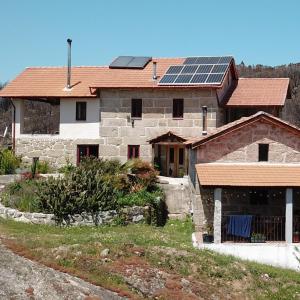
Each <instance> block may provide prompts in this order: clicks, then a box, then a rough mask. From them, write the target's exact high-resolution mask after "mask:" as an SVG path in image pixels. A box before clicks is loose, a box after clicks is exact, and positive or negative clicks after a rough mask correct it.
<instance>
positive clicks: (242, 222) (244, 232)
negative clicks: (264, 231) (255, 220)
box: [227, 215, 252, 238]
mask: <svg viewBox="0 0 300 300" xmlns="http://www.w3.org/2000/svg"><path fill="white" fill-rule="evenodd" d="M228 218H229V222H228V225H227V234H231V235H235V236H241V237H244V238H248V237H250V233H251V223H252V216H251V215H231V216H228Z"/></svg>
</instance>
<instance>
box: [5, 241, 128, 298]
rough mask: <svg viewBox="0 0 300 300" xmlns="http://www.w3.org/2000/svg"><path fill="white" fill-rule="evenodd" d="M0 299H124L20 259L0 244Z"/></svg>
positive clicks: (74, 278) (66, 275) (79, 280)
mask: <svg viewBox="0 0 300 300" xmlns="http://www.w3.org/2000/svg"><path fill="white" fill-rule="evenodd" d="M0 299H5V300H7V299H14V300H19V299H22V300H26V299H31V300H33V299H35V300H37V299H43V300H48V299H49V300H50V299H51V300H56V299H59V300H61V299H72V300H75V299H78V300H79V299H80V300H81V299H83V300H100V299H101V300H121V299H125V298H123V297H120V296H118V295H117V294H116V293H113V292H111V291H108V290H105V289H103V288H100V287H97V286H94V285H92V284H89V283H87V282H85V281H83V280H81V279H79V278H76V277H73V276H70V275H68V274H65V273H61V272H58V271H56V270H53V269H50V268H48V267H45V266H43V265H40V264H38V263H36V262H32V261H30V260H28V259H26V258H23V257H20V256H18V255H16V254H14V253H12V252H11V251H10V250H8V249H6V248H5V247H4V246H3V245H2V244H1V242H0Z"/></svg>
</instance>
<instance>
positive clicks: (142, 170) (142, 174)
mask: <svg viewBox="0 0 300 300" xmlns="http://www.w3.org/2000/svg"><path fill="white" fill-rule="evenodd" d="M125 168H126V169H127V170H128V172H129V180H130V187H129V189H130V192H137V191H140V190H143V189H147V190H151V189H152V188H155V187H156V180H157V176H158V174H159V172H158V171H157V170H155V168H154V167H153V166H152V165H151V164H150V163H149V162H146V161H143V160H141V159H133V160H130V161H128V162H127V163H126V164H125Z"/></svg>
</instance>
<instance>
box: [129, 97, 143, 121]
mask: <svg viewBox="0 0 300 300" xmlns="http://www.w3.org/2000/svg"><path fill="white" fill-rule="evenodd" d="M142 116H143V99H141V98H132V99H131V119H134V120H141V119H142Z"/></svg>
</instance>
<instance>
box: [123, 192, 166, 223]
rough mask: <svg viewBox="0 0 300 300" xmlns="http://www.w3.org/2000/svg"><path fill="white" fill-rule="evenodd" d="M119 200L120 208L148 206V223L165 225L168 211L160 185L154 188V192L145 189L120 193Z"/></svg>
mask: <svg viewBox="0 0 300 300" xmlns="http://www.w3.org/2000/svg"><path fill="white" fill-rule="evenodd" d="M117 202H118V206H119V207H120V208H121V207H126V206H148V208H149V210H148V212H149V213H148V216H147V218H146V221H147V223H148V224H152V225H155V226H163V225H165V223H166V221H167V215H168V212H167V207H166V203H165V196H164V193H163V191H162V190H161V189H160V188H158V187H156V188H155V190H152V192H149V191H147V190H146V189H143V190H140V191H138V192H136V193H130V194H127V195H120V197H119V198H118V201H117Z"/></svg>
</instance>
